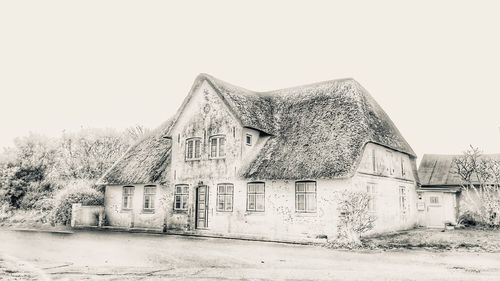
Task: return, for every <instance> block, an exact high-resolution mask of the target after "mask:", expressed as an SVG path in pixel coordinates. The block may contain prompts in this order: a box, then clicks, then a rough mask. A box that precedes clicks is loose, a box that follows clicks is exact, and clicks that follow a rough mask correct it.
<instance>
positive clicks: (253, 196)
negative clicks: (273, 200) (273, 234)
mask: <svg viewBox="0 0 500 281" xmlns="http://www.w3.org/2000/svg"><path fill="white" fill-rule="evenodd" d="M264 210H265V188H264V183H263V182H253V183H249V184H248V185H247V211H253V212H264Z"/></svg>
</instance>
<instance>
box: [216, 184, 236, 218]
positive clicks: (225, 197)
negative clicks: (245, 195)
mask: <svg viewBox="0 0 500 281" xmlns="http://www.w3.org/2000/svg"><path fill="white" fill-rule="evenodd" d="M233 203H234V185H233V184H232V183H219V184H218V185H217V212H232V211H233ZM221 204H222V206H221Z"/></svg>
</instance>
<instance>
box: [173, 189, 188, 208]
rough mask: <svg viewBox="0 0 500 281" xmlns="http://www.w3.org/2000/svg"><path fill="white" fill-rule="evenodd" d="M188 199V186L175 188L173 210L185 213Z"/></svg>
mask: <svg viewBox="0 0 500 281" xmlns="http://www.w3.org/2000/svg"><path fill="white" fill-rule="evenodd" d="M188 198H189V186H188V185H187V184H180V185H176V186H175V194H174V210H179V211H186V210H187V206H188Z"/></svg>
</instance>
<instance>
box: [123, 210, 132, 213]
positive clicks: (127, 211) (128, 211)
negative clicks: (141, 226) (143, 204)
mask: <svg viewBox="0 0 500 281" xmlns="http://www.w3.org/2000/svg"><path fill="white" fill-rule="evenodd" d="M132 210H133V209H121V210H120V213H130V212H132Z"/></svg>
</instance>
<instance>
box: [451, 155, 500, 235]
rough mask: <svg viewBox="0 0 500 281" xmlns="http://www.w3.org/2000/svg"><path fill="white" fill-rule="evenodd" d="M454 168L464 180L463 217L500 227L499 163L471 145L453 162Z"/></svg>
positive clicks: (462, 180)
mask: <svg viewBox="0 0 500 281" xmlns="http://www.w3.org/2000/svg"><path fill="white" fill-rule="evenodd" d="M452 169H453V173H455V174H456V175H458V177H459V178H460V180H461V188H462V201H461V210H460V215H461V217H462V218H463V217H467V216H470V217H472V218H473V219H474V220H475V221H476V222H478V223H480V224H482V225H485V226H489V227H499V226H500V161H498V160H496V159H491V158H488V157H486V156H483V155H482V154H481V151H480V150H479V149H478V148H476V147H473V146H470V148H469V149H468V150H466V151H465V152H464V153H463V154H462V155H461V156H460V157H456V158H455V159H454V160H453V166H452Z"/></svg>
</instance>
